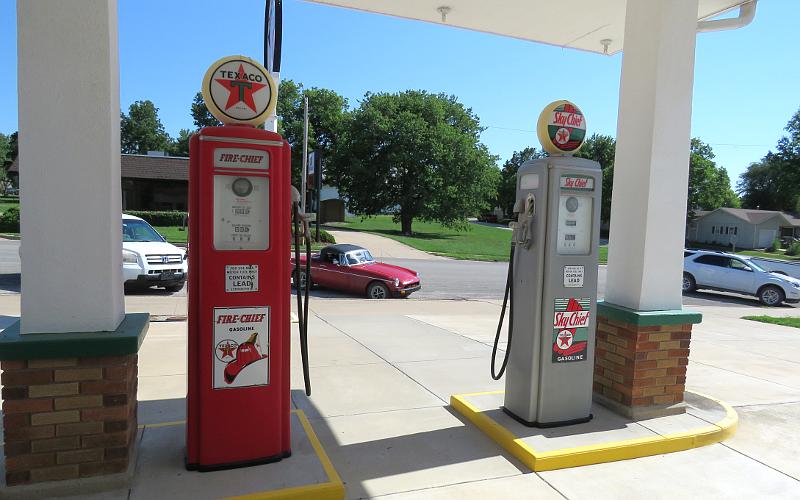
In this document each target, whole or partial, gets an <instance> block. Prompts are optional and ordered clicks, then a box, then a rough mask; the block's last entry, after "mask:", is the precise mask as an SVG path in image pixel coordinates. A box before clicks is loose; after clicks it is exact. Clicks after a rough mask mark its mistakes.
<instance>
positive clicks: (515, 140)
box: [0, 0, 800, 184]
mask: <svg viewBox="0 0 800 500" xmlns="http://www.w3.org/2000/svg"><path fill="white" fill-rule="evenodd" d="M15 3H16V2H13V1H11V0H1V1H0V66H2V67H3V68H6V71H3V72H0V132H3V133H11V132H13V131H14V130H16V129H17V97H16V95H17V94H16V86H17V81H16V68H17V60H16V59H17V58H16V13H15ZM223 5H228V6H230V5H236V8H232V7H228V8H222V7H220V6H223ZM119 19H120V27H119V45H120V73H121V80H120V82H121V83H120V91H121V104H122V107H123V109H124V110H127V108H128V106H129V105H130V104H131V103H132V102H133V101H136V100H143V99H150V100H151V101H153V102H154V103H155V104H156V106H157V107H158V108H159V110H160V111H159V114H160V117H161V120H162V122H163V123H164V125H165V127H166V129H167V131H168V132H169V133H170V134H171V135H173V136H176V135H177V133H178V130H179V129H181V128H191V127H192V120H191V115H190V113H189V106H190V104H191V101H192V98H193V96H194V94H195V92H196V91H197V90H199V88H200V81H201V79H202V77H203V74H204V72H205V70H206V69H207V67H208V66H209V64H210V63H211V62H213V61H214V60H216V59H218V58H220V57H222V56H226V55H232V54H244V55H249V56H251V57H254V58H256V59H259V60H260V59H261V58H262V52H263V41H262V33H263V24H262V23H263V0H258V1H255V0H247V1H245V0H237V1H236V2H235V3H234V2H219V1H217V2H212V1H209V0H192V1H190V0H170V1H163V0H161V1H157V0H119ZM798 20H800V2H798V1H797V0H761V1H760V2H759V5H758V12H757V14H756V18H755V21H754V22H753V24H751V25H750V26H748V27H747V28H744V29H741V30H736V31H730V32H718V33H703V34H699V35H698V39H697V52H696V69H695V84H694V105H693V115H692V136H693V137H699V138H701V139H702V140H703V141H705V142H708V143H710V144H711V145H712V147H713V149H714V152H715V153H716V155H717V158H716V159H717V162H718V164H720V165H722V166H724V167H726V168H727V169H728V172H729V174H730V176H731V180H732V182H733V183H734V184H735V182H736V178H737V177H738V175H739V174H740V173H741V172H743V171H744V170H745V168H746V167H747V165H748V164H750V163H751V162H753V161H757V160H758V159H760V158H761V157H762V156H763V155H764V154H766V152H767V151H768V150H769V149H774V147H775V143H776V141H777V140H778V139H779V138H780V137H781V136H782V135H783V134H784V131H783V128H784V127H785V125H786V122H787V121H788V120H789V118H790V117H791V116H792V114H793V113H794V112H795V111H797V109H798V108H800V65H798V64H797V58H796V53H797V41H796V32H797V22H798ZM620 64H621V55H616V56H613V57H607V56H601V55H596V54H587V53H583V52H578V51H573V50H567V49H560V48H557V47H550V46H546V45H541V44H535V43H531V42H524V41H520V40H514V39H509V38H502V37H498V36H493V35H487V34H482V33H476V32H471V31H466V30H460V29H455V28H450V27H445V26H438V25H432V24H425V23H419V22H413V21H407V20H402V19H395V18H390V17H385V16H377V15H374V14H366V13H361V12H356V11H350V10H345V9H338V8H333V7H327V6H323V5H317V4H311V3H306V2H302V1H299V0H284V53H283V67H282V72H281V76H282V77H283V78H291V79H293V80H295V81H300V82H303V83H304V84H305V85H306V86H316V87H326V88H330V89H333V90H335V91H336V92H338V93H340V94H342V95H344V96H345V97H346V98H348V99H349V101H350V103H351V105H357V103H358V101H359V99H361V98H362V97H363V95H364V93H365V92H367V91H372V92H379V91H387V92H394V91H400V90H406V89H425V90H429V91H431V92H445V93H447V94H455V95H456V96H458V98H459V99H460V101H461V102H462V103H464V104H465V105H466V106H468V107H471V108H472V109H473V110H474V111H475V112H476V113H477V115H478V116H479V117H480V119H481V123H482V124H483V125H484V126H485V127H488V128H487V130H486V131H485V132H484V133H483V136H482V140H483V142H484V143H485V144H486V145H487V146H488V147H489V149H490V151H491V152H492V153H493V154H496V155H498V156H500V162H502V161H504V160H505V159H507V158H508V157H509V156H511V153H512V152H514V151H516V150H520V149H522V148H524V147H526V146H536V147H538V141H537V139H536V134H535V132H534V129H535V123H536V119H537V117H538V114H539V112H540V110H541V109H542V108H543V107H544V106H545V105H546V104H547V103H549V102H551V101H553V100H556V99H562V98H566V99H570V100H572V101H574V102H575V103H577V104H578V105H579V106H580V107H581V108H582V109H583V111H584V113H585V114H586V116H587V123H588V129H589V133H592V132H598V133H602V134H609V135H615V132H616V120H617V103H618V89H619V71H620Z"/></svg>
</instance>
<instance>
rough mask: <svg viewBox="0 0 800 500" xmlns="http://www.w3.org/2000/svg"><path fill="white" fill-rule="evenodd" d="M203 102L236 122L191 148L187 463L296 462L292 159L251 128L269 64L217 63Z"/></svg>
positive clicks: (277, 140)
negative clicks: (291, 419) (292, 351)
mask: <svg viewBox="0 0 800 500" xmlns="http://www.w3.org/2000/svg"><path fill="white" fill-rule="evenodd" d="M264 94H267V95H264ZM203 96H204V98H205V101H206V105H207V106H208V108H209V110H210V111H211V112H212V113H213V114H214V115H215V116H217V117H218V118H219V119H220V120H221V121H223V122H227V123H230V124H231V125H226V126H223V127H208V128H204V129H202V130H200V132H199V133H197V134H195V135H194V136H193V137H192V139H191V142H190V162H189V164H190V167H189V168H190V171H189V214H190V218H189V286H188V303H189V306H188V310H189V311H188V312H189V318H188V328H189V353H188V354H189V356H188V357H189V366H188V373H189V381H188V387H189V391H188V396H187V446H186V448H187V452H186V454H187V457H186V464H187V468H190V469H198V470H214V469H220V468H229V467H238V466H243V465H251V464H256V463H265V462H270V461H276V460H280V459H282V458H285V457H288V456H289V455H290V454H291V445H290V429H289V409H290V398H289V389H290V382H289V359H290V356H289V345H290V334H289V333H290V304H289V300H290V291H289V284H290V239H289V238H290V221H291V217H292V214H291V209H292V203H291V199H290V175H291V163H290V162H291V155H290V149H289V144H288V143H287V142H286V141H284V140H283V138H282V137H281V136H280V135H278V134H276V133H274V132H267V131H264V130H259V129H256V128H254V127H253V126H252V125H250V124H251V123H261V122H263V121H264V119H265V118H266V116H269V114H270V113H271V111H272V109H274V101H275V89H274V83H272V80H271V78H270V76H269V74H268V73H267V72H266V70H264V68H263V67H262V66H261V65H260V64H258V63H256V62H255V61H253V60H250V59H247V58H244V57H241V56H236V57H229V58H225V59H222V60H220V61H217V62H216V63H214V65H212V67H211V68H210V69H209V71H208V73H207V74H206V78H205V80H204V84H203ZM265 115H266V116H265Z"/></svg>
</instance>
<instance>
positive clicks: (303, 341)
mask: <svg viewBox="0 0 800 500" xmlns="http://www.w3.org/2000/svg"><path fill="white" fill-rule="evenodd" d="M292 220H293V222H294V283H295V290H296V291H297V320H298V327H299V330H300V357H301V359H302V362H303V381H304V383H305V389H306V396H310V395H311V379H310V377H309V370H308V298H309V289H310V288H311V232H310V231H309V229H308V219H307V217H306V215H305V214H304V213H302V212H301V211H300V192H299V191H298V190H297V188H296V187H294V186H292ZM301 227H302V231H303V235H304V236H305V240H306V269H305V275H306V279H305V283H303V281H302V280H301V279H300V230H301V229H300V228H301ZM303 289H304V290H303ZM303 292H305V293H303ZM303 295H305V301H303ZM304 302H305V303H304Z"/></svg>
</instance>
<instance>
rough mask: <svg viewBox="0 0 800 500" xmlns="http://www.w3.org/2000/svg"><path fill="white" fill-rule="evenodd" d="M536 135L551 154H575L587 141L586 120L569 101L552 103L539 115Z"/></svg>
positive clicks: (543, 147)
mask: <svg viewBox="0 0 800 500" xmlns="http://www.w3.org/2000/svg"><path fill="white" fill-rule="evenodd" d="M536 135H537V136H538V137H539V142H541V143H542V149H544V150H545V151H547V152H548V153H550V154H561V155H572V154H575V153H577V152H578V150H579V149H580V148H581V146H582V145H583V141H584V140H585V139H586V118H585V117H584V116H583V113H581V110H580V109H579V108H578V106H576V105H574V104H573V103H571V102H569V101H563V100H562V101H555V102H551V103H550V104H548V105H547V106H545V108H544V109H543V110H542V113H541V114H540V115H539V121H538V122H537V124H536Z"/></svg>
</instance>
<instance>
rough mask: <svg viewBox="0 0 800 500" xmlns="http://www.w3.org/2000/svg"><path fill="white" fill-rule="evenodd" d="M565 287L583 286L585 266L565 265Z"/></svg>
mask: <svg viewBox="0 0 800 500" xmlns="http://www.w3.org/2000/svg"><path fill="white" fill-rule="evenodd" d="M564 287H565V288H583V266H564Z"/></svg>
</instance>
